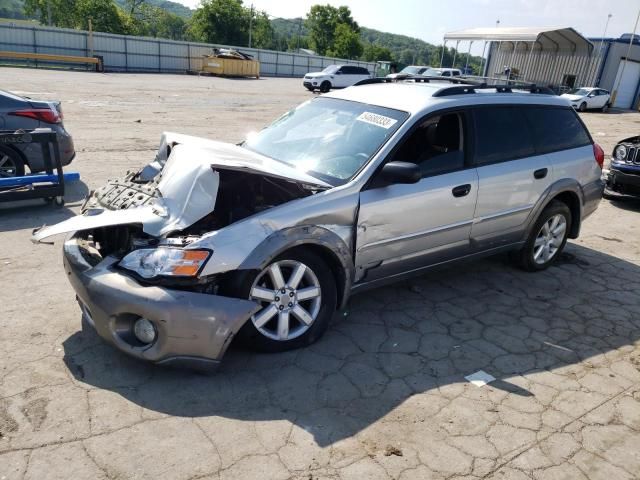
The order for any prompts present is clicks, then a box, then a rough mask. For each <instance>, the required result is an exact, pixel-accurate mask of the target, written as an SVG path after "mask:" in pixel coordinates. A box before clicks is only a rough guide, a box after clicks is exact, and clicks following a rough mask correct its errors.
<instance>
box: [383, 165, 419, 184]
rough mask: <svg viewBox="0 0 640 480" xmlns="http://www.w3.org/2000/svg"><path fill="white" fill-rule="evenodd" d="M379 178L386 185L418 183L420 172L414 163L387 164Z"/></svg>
mask: <svg viewBox="0 0 640 480" xmlns="http://www.w3.org/2000/svg"><path fill="white" fill-rule="evenodd" d="M380 178H381V179H382V180H383V181H384V182H385V183H388V184H394V183H418V182H419V181H420V179H421V178H422V172H421V171H420V168H419V167H418V165H416V164H415V163H409V162H389V163H387V164H385V166H384V167H382V170H381V171H380Z"/></svg>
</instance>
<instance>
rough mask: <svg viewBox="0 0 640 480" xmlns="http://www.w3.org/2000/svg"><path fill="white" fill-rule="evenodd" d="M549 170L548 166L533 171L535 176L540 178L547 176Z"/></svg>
mask: <svg viewBox="0 0 640 480" xmlns="http://www.w3.org/2000/svg"><path fill="white" fill-rule="evenodd" d="M548 171H549V169H548V168H540V169H538V170H536V171H535V172H533V177H534V178H537V179H538V180H540V179H541V178H544V177H546V176H547V172H548Z"/></svg>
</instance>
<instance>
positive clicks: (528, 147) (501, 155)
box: [473, 106, 535, 165]
mask: <svg viewBox="0 0 640 480" xmlns="http://www.w3.org/2000/svg"><path fill="white" fill-rule="evenodd" d="M473 119H474V126H475V134H476V144H475V146H476V148H475V162H476V164H478V165H487V164H490V163H498V162H506V161H509V160H515V159H518V158H523V157H529V156H532V155H535V149H534V147H533V139H532V136H531V130H530V128H529V125H528V124H527V121H526V119H525V117H524V115H523V113H522V110H521V109H520V108H513V107H496V106H492V107H482V108H477V109H474V110H473Z"/></svg>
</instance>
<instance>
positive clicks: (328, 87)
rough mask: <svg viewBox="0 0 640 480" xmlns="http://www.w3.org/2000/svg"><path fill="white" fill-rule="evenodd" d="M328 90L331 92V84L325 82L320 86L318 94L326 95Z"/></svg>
mask: <svg viewBox="0 0 640 480" xmlns="http://www.w3.org/2000/svg"><path fill="white" fill-rule="evenodd" d="M329 90H331V82H329V81H328V80H325V81H324V82H322V83H321V84H320V93H327V92H328V91H329Z"/></svg>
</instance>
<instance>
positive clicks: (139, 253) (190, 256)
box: [119, 247, 211, 278]
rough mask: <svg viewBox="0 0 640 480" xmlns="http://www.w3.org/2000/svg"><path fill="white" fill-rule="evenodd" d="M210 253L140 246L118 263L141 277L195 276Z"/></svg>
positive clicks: (206, 251)
mask: <svg viewBox="0 0 640 480" xmlns="http://www.w3.org/2000/svg"><path fill="white" fill-rule="evenodd" d="M209 255H211V252H209V251H208V250H183V249H181V248H168V247H158V248H141V249H139V250H134V251H133V252H131V253H129V254H128V255H127V256H126V257H124V258H123V259H122V260H121V261H120V263H119V265H120V266H121V267H122V268H126V269H127V270H131V271H133V272H136V273H137V274H138V275H140V276H141V277H142V278H153V277H157V276H160V275H162V276H168V277H195V276H196V275H197V274H198V272H199V271H200V269H201V268H202V266H203V265H204V264H205V263H206V261H207V259H208V258H209Z"/></svg>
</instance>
